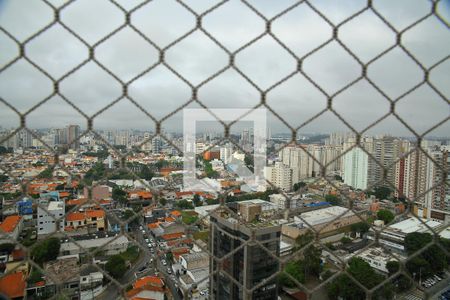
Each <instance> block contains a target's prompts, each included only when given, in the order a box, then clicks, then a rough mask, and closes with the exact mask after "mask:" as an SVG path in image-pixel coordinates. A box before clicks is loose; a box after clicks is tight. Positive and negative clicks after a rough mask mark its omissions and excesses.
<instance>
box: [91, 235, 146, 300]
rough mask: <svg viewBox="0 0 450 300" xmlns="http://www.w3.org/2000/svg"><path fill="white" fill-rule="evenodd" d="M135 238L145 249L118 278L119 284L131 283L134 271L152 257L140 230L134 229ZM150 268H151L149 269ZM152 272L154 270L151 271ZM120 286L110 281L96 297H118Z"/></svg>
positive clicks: (106, 299)
mask: <svg viewBox="0 0 450 300" xmlns="http://www.w3.org/2000/svg"><path fill="white" fill-rule="evenodd" d="M135 232H136V240H137V241H138V242H139V243H140V244H141V245H143V246H145V251H141V254H140V256H139V258H138V259H137V261H136V262H135V263H134V264H133V265H132V266H131V268H130V269H128V270H127V271H126V273H125V275H124V276H123V277H122V278H121V279H120V280H119V282H120V283H121V284H131V283H132V282H133V281H134V280H135V279H136V277H135V275H134V274H135V273H136V272H137V271H138V270H139V269H140V268H141V267H143V266H145V265H146V264H147V263H148V262H149V261H150V259H151V258H153V257H154V254H152V253H151V252H150V249H148V248H147V247H146V246H147V244H146V243H145V241H144V236H143V234H142V232H141V231H139V230H136V231H135ZM151 270H152V269H151ZM152 273H154V272H152ZM121 292H122V291H121V290H120V288H119V287H118V286H117V285H115V284H114V283H110V284H109V285H108V287H107V288H106V289H105V291H103V293H101V294H100V295H99V296H98V297H97V299H104V300H112V299H120V295H121Z"/></svg>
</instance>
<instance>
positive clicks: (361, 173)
mask: <svg viewBox="0 0 450 300" xmlns="http://www.w3.org/2000/svg"><path fill="white" fill-rule="evenodd" d="M343 165H344V178H343V179H344V183H345V184H348V185H350V186H352V187H354V188H356V189H362V190H364V189H366V188H367V184H368V170H369V160H368V155H367V153H365V152H364V151H363V150H362V149H361V148H357V147H355V148H353V149H352V150H350V151H349V152H347V153H346V154H345V155H344V163H343Z"/></svg>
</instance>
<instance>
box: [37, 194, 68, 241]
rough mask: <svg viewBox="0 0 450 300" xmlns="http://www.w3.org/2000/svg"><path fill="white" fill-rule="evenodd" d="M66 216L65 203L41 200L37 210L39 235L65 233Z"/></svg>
mask: <svg viewBox="0 0 450 300" xmlns="http://www.w3.org/2000/svg"><path fill="white" fill-rule="evenodd" d="M64 214H65V203H64V201H49V200H47V199H45V200H44V199H41V200H39V206H38V209H37V228H38V235H44V234H50V233H53V232H56V231H60V232H63V231H64V218H63V216H64ZM58 223H59V224H58ZM58 225H59V226H58Z"/></svg>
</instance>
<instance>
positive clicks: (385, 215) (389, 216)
mask: <svg viewBox="0 0 450 300" xmlns="http://www.w3.org/2000/svg"><path fill="white" fill-rule="evenodd" d="M377 218H378V219H379V220H383V221H384V224H389V223H391V222H392V220H394V218H395V216H394V214H393V213H392V212H391V211H389V210H387V209H380V210H379V211H378V212H377Z"/></svg>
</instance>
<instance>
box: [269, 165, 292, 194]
mask: <svg viewBox="0 0 450 300" xmlns="http://www.w3.org/2000/svg"><path fill="white" fill-rule="evenodd" d="M264 177H265V179H266V180H268V181H270V182H271V183H272V184H273V185H275V186H276V187H277V188H280V189H282V190H283V191H290V190H291V188H292V185H293V184H294V183H296V182H293V180H292V169H291V168H289V167H288V166H286V165H285V164H283V163H282V162H276V163H275V165H274V166H268V167H265V168H264Z"/></svg>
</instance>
